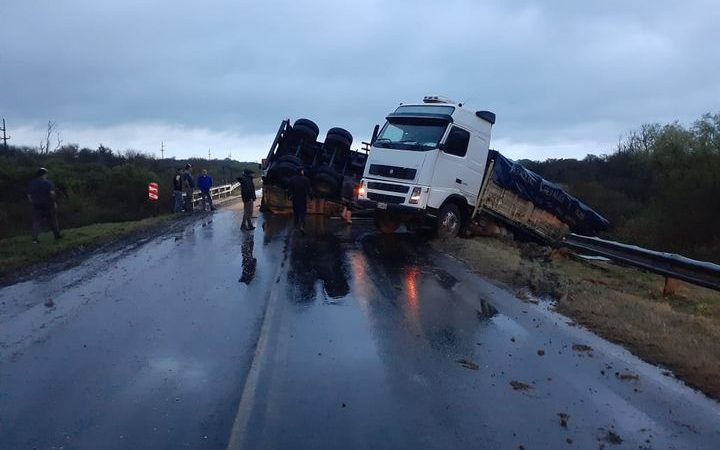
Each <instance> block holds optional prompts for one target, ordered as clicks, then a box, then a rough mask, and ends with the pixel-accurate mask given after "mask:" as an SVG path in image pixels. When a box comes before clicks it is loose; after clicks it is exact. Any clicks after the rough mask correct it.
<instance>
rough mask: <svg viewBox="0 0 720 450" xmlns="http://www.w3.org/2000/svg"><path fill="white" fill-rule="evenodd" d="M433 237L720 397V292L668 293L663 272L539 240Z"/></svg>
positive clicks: (482, 269)
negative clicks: (586, 257) (578, 256)
mask: <svg viewBox="0 0 720 450" xmlns="http://www.w3.org/2000/svg"><path fill="white" fill-rule="evenodd" d="M432 245H433V246H434V247H435V248H436V249H438V250H440V251H443V252H445V253H447V254H449V255H451V256H453V257H455V258H457V259H459V260H461V261H463V262H464V263H465V264H467V265H468V266H469V267H470V268H471V269H472V270H473V271H475V272H476V273H479V274H480V275H482V276H484V277H487V278H490V279H493V280H496V281H497V282H499V283H500V284H502V285H504V286H509V287H510V289H511V290H513V291H514V292H515V294H516V297H517V298H518V301H519V302H536V301H537V300H536V299H537V298H541V299H550V300H553V301H554V306H555V309H556V311H558V312H559V313H561V314H563V315H565V316H567V317H570V318H571V319H572V320H573V321H574V323H577V324H579V325H582V326H585V327H587V328H589V329H590V330H592V331H594V332H596V333H597V334H599V335H600V336H602V337H604V338H606V339H608V340H609V341H611V342H614V343H617V344H620V345H622V346H624V347H626V348H627V349H629V350H630V351H631V352H633V353H634V354H636V355H637V356H639V357H640V358H642V359H643V360H645V361H648V362H650V363H652V364H658V365H661V366H663V367H666V368H668V369H670V370H671V371H672V373H674V374H675V376H677V377H678V378H679V379H681V380H683V381H684V382H686V383H687V384H688V385H690V386H692V387H694V388H696V389H699V390H701V391H703V392H704V393H705V394H707V395H709V396H710V397H713V398H715V399H720V293H718V292H714V291H711V290H708V289H704V288H700V287H696V286H690V285H686V284H683V285H682V286H681V288H680V289H679V290H678V291H677V293H676V294H674V295H672V296H670V297H663V296H662V278H661V277H659V276H657V275H653V274H650V273H647V272H644V271H640V270H637V269H633V268H629V267H619V266H616V265H613V264H608V263H597V262H582V261H577V260H574V259H571V258H569V257H568V256H567V255H563V254H559V253H557V252H551V251H550V249H547V248H543V247H539V246H535V245H532V244H516V243H514V242H511V241H501V240H498V239H495V238H475V239H456V240H454V241H448V242H440V241H433V243H432ZM667 374H668V376H672V374H671V373H670V371H668V372H667Z"/></svg>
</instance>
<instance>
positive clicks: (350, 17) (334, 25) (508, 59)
mask: <svg viewBox="0 0 720 450" xmlns="http://www.w3.org/2000/svg"><path fill="white" fill-rule="evenodd" d="M306 3H307V4H306ZM718 19H720V4H718V3H717V2H714V1H689V2H684V3H678V2H670V1H665V0H662V1H653V2H650V1H642V2H626V1H619V0H611V1H605V2H602V3H599V2H597V3H591V4H588V3H587V2H577V1H571V0H565V1H547V2H522V1H521V2H479V1H473V0H467V1H445V2H431V1H418V0H413V1H409V0H408V1H398V2H381V1H362V2H361V1H357V2H337V1H335V2H331V1H319V2H311V3H310V2H282V3H274V2H254V1H253V2H231V1H205V2H194V3H192V4H191V3H190V2H177V1H171V0H163V1H123V2H112V3H108V2H97V1H91V0H85V1H70V0H64V1H51V0H46V1H44V2H43V1H33V2H11V3H10V4H7V5H4V6H3V10H2V15H1V16H0V42H1V43H2V46H1V47H0V108H1V111H0V113H1V114H2V115H3V116H5V117H6V118H9V119H12V121H13V123H19V124H23V125H27V126H31V125H32V124H40V123H42V122H43V121H46V120H47V119H51V118H52V119H54V120H57V121H59V122H60V123H65V124H67V126H68V127H76V128H82V129H83V130H84V131H83V133H87V130H88V129H92V128H93V127H96V128H98V129H99V130H100V129H103V128H107V127H116V126H118V125H123V124H130V123H134V124H143V123H148V124H153V123H164V124H169V126H172V127H180V128H182V127H185V128H188V129H203V130H209V132H216V133H217V134H224V133H240V134H242V133H248V134H252V135H264V134H272V133H273V132H274V130H275V129H276V127H277V124H278V122H279V121H280V119H282V118H285V117H290V118H297V117H300V116H304V117H309V118H312V119H314V120H316V121H317V122H318V124H319V125H320V126H321V128H322V129H327V128H330V127H332V126H344V127H346V128H348V129H350V131H351V132H353V134H355V135H356V136H358V137H359V138H367V136H368V135H369V133H370V130H371V129H372V126H373V125H374V124H375V123H377V122H380V121H382V119H383V117H384V116H385V114H386V113H387V112H388V111H389V110H390V109H392V108H393V107H394V106H395V105H397V103H399V102H401V101H415V100H419V99H420V98H421V97H422V96H423V95H426V94H431V93H432V94H435V93H437V94H444V95H447V96H449V97H451V98H455V99H458V100H462V101H465V102H467V103H468V104H469V105H472V106H474V107H477V108H482V109H490V110H493V111H495V112H496V113H497V114H498V124H497V127H496V134H495V136H496V138H497V140H498V141H499V142H504V143H506V144H508V145H518V146H525V147H526V148H533V146H535V147H538V148H539V147H543V146H544V147H546V150H545V151H546V152H547V153H549V154H542V155H541V156H552V155H553V153H552V146H553V145H557V148H558V149H560V150H559V152H558V153H556V154H554V156H563V154H562V153H563V152H567V150H563V149H567V148H568V147H567V146H568V143H572V142H576V143H579V144H578V145H583V146H586V145H587V146H588V147H593V146H596V147H597V146H607V145H611V143H612V142H614V141H616V140H617V138H618V136H619V135H620V134H622V133H623V132H626V131H627V130H629V129H632V128H635V127H637V126H638V125H640V124H641V123H645V122H651V121H672V120H676V119H678V120H681V121H689V120H692V119H695V118H697V117H699V115H700V114H702V113H704V112H708V111H713V110H714V109H717V101H716V99H717V98H720V78H718V77H717V75H716V74H717V73H720V58H719V57H718V56H717V55H718V53H717V51H716V49H715V47H716V46H717V44H716V43H717V42H718V41H720V31H718V29H719V28H718V27H717V23H719V22H720V21H719V20H718ZM66 137H67V139H72V137H71V136H66ZM608 143H610V144H608ZM571 147H572V146H571ZM609 150H610V149H609V148H587V152H594V153H598V152H606V151H609ZM573 151H574V152H575V153H577V152H578V151H581V150H578V149H575V150H573ZM523 156H526V155H523ZM530 156H532V155H530ZM573 156H577V155H575V154H573Z"/></svg>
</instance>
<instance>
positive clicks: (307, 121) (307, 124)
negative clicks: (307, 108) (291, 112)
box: [293, 119, 320, 136]
mask: <svg viewBox="0 0 720 450" xmlns="http://www.w3.org/2000/svg"><path fill="white" fill-rule="evenodd" d="M296 125H302V126H304V127H307V128H310V129H311V130H313V132H314V133H315V136H319V135H320V128H318V126H317V124H316V123H315V122H313V121H312V120H310V119H298V120H296V121H295V123H294V124H293V126H296Z"/></svg>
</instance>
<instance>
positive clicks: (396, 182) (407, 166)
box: [358, 96, 495, 236]
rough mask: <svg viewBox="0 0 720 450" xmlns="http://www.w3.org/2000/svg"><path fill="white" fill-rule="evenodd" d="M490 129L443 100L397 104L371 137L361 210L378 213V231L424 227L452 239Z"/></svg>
mask: <svg viewBox="0 0 720 450" xmlns="http://www.w3.org/2000/svg"><path fill="white" fill-rule="evenodd" d="M494 123H495V114H493V113H491V112H489V111H471V110H469V109H466V108H463V107H462V104H459V103H456V102H453V101H451V100H448V99H445V98H443V97H438V96H429V97H425V98H424V99H423V103H420V104H401V105H400V106H399V107H398V108H397V109H396V110H395V111H394V112H392V113H390V114H389V115H388V116H387V121H386V122H385V125H384V126H383V127H382V129H381V130H380V132H379V133H377V136H375V137H374V138H373V141H372V143H371V146H372V148H371V151H370V154H369V156H368V160H367V164H366V165H365V172H364V174H363V179H362V182H361V186H360V189H359V193H358V204H359V205H360V206H364V207H369V208H374V209H375V219H376V224H377V226H378V228H379V229H380V230H381V231H383V232H393V231H395V229H397V228H398V226H399V225H400V224H401V223H405V224H407V225H419V224H421V223H423V222H424V223H425V224H431V225H433V226H436V227H437V230H438V233H440V234H445V235H453V236H454V235H456V234H457V233H458V231H459V229H460V227H461V226H462V224H463V222H464V221H465V220H467V219H468V218H469V216H470V215H471V214H472V209H473V207H474V206H475V204H476V202H477V199H478V195H479V192H480V188H481V186H482V184H483V179H484V176H485V171H486V166H487V162H488V150H489V144H490V132H491V129H492V125H493V124H494Z"/></svg>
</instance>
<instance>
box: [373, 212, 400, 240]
mask: <svg viewBox="0 0 720 450" xmlns="http://www.w3.org/2000/svg"><path fill="white" fill-rule="evenodd" d="M375 227H376V228H377V229H378V231H380V232H381V233H383V234H390V233H394V232H395V230H397V229H398V228H399V227H400V221H399V220H398V219H397V218H395V217H393V216H391V215H390V214H388V213H386V212H380V211H375Z"/></svg>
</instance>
